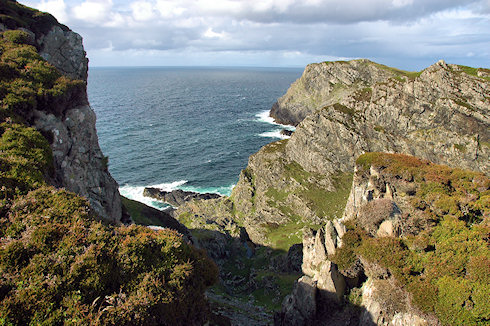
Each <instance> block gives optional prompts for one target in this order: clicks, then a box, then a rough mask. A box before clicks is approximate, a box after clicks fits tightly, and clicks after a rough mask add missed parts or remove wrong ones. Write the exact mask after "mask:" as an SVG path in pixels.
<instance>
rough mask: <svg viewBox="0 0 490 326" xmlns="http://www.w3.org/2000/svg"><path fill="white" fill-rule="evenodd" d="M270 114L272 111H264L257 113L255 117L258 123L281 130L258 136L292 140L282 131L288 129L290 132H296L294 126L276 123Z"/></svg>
mask: <svg viewBox="0 0 490 326" xmlns="http://www.w3.org/2000/svg"><path fill="white" fill-rule="evenodd" d="M269 112H270V111H269V110H267V111H262V112H259V113H257V114H256V115H255V117H256V118H257V121H259V122H263V123H267V124H271V125H274V126H278V127H281V129H274V130H271V131H266V132H263V133H261V134H258V136H260V137H267V138H277V139H288V138H290V136H287V135H283V134H281V130H282V129H286V130H290V131H295V130H296V128H295V127H294V126H289V125H283V124H280V123H277V122H275V121H274V118H272V117H271V116H269Z"/></svg>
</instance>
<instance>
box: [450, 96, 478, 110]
mask: <svg viewBox="0 0 490 326" xmlns="http://www.w3.org/2000/svg"><path fill="white" fill-rule="evenodd" d="M452 100H453V102H454V103H456V104H457V105H460V106H463V107H465V108H467V109H468V110H470V111H476V109H475V108H474V107H473V106H471V105H470V104H469V103H468V102H466V101H463V100H461V99H452Z"/></svg>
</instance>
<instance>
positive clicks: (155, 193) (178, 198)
mask: <svg viewBox="0 0 490 326" xmlns="http://www.w3.org/2000/svg"><path fill="white" fill-rule="evenodd" d="M143 195H144V196H146V197H151V198H155V199H158V200H161V201H164V202H166V203H168V204H170V205H172V206H174V207H178V206H181V205H183V204H184V203H185V202H188V201H191V200H195V199H198V200H208V199H216V198H220V197H221V195H219V194H213V193H205V194H201V193H198V192H192V191H184V190H181V189H176V190H172V191H165V190H161V189H158V188H151V187H146V188H145V189H144V190H143Z"/></svg>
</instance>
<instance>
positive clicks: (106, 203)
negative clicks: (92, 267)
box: [0, 0, 129, 223]
mask: <svg viewBox="0 0 490 326" xmlns="http://www.w3.org/2000/svg"><path fill="white" fill-rule="evenodd" d="M0 14H1V16H0V17H1V20H0V32H2V31H5V30H20V31H23V32H25V33H27V40H26V42H27V44H30V45H33V46H35V47H36V49H37V51H38V53H39V54H40V55H41V57H42V58H44V59H45V60H46V61H47V62H49V63H50V64H52V65H53V66H54V67H56V68H57V69H58V71H59V72H61V73H62V74H63V75H64V76H66V78H68V79H69V80H78V81H80V82H79V83H78V84H77V87H73V88H71V89H70V90H69V91H68V92H66V93H65V94H64V95H63V96H58V97H56V98H55V99H54V98H46V97H45V98H44V99H43V101H39V104H37V105H36V107H35V108H34V109H33V110H29V111H26V112H24V113H23V114H22V115H23V118H24V119H26V120H27V121H28V124H29V125H32V126H35V128H36V129H38V130H39V131H41V133H42V134H43V135H44V136H45V137H46V138H47V139H48V140H49V142H50V146H51V149H52V151H53V159H54V160H53V161H54V174H52V175H50V183H51V184H53V185H54V186H56V187H63V188H66V189H67V190H70V191H73V192H75V193H77V194H80V195H82V196H84V197H86V198H87V199H88V200H89V202H90V204H91V206H92V208H93V209H94V210H95V211H96V213H97V215H99V216H100V217H102V218H104V219H107V220H109V221H112V222H118V223H119V222H128V221H129V220H128V218H127V217H123V214H122V209H121V199H120V196H119V191H118V185H117V183H116V181H115V180H114V179H113V178H112V176H111V175H110V174H109V172H108V170H107V163H108V162H107V157H104V155H103V154H102V152H101V150H100V147H99V143H98V138H97V133H96V129H95V113H94V112H93V110H92V109H91V108H90V105H89V103H88V99H87V92H86V82H87V69H88V66H87V65H88V59H87V58H86V56H85V51H84V49H83V44H82V38H81V37H80V35H78V34H76V33H75V32H73V31H71V30H70V29H69V28H68V27H66V26H64V25H61V24H59V23H58V22H57V21H56V19H55V18H54V17H53V16H51V15H49V14H45V13H40V12H38V11H34V10H31V9H29V8H27V7H23V6H22V5H19V4H17V3H16V2H15V1H11V0H3V1H2V2H1V6H0ZM26 68H27V67H26Z"/></svg>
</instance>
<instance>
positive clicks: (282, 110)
mask: <svg viewBox="0 0 490 326" xmlns="http://www.w3.org/2000/svg"><path fill="white" fill-rule="evenodd" d="M405 74H406V72H403V71H401V70H396V69H393V68H390V67H386V66H383V65H380V64H376V63H374V62H371V61H369V60H366V59H360V60H353V61H349V62H347V61H337V62H322V63H313V64H309V65H308V66H306V68H305V71H304V72H303V75H302V76H301V77H300V78H299V79H298V80H297V81H296V82H294V83H293V84H292V85H291V87H290V88H289V89H288V91H287V93H286V94H285V95H284V96H282V97H281V98H279V99H278V100H277V102H276V103H275V104H274V106H273V107H272V109H271V112H270V115H271V117H273V118H274V119H275V120H276V121H277V122H279V123H282V124H291V125H294V126H296V125H298V124H299V123H300V122H301V121H303V119H304V118H306V116H308V115H309V114H311V113H313V112H315V111H317V110H318V109H320V108H322V107H324V106H327V105H331V104H334V103H336V102H337V101H339V100H340V99H341V98H344V97H346V96H348V95H351V94H352V93H353V92H355V91H356V90H359V89H362V88H364V87H368V86H370V85H373V84H375V83H377V82H380V81H384V80H387V79H388V78H390V77H396V76H400V75H405Z"/></svg>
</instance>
